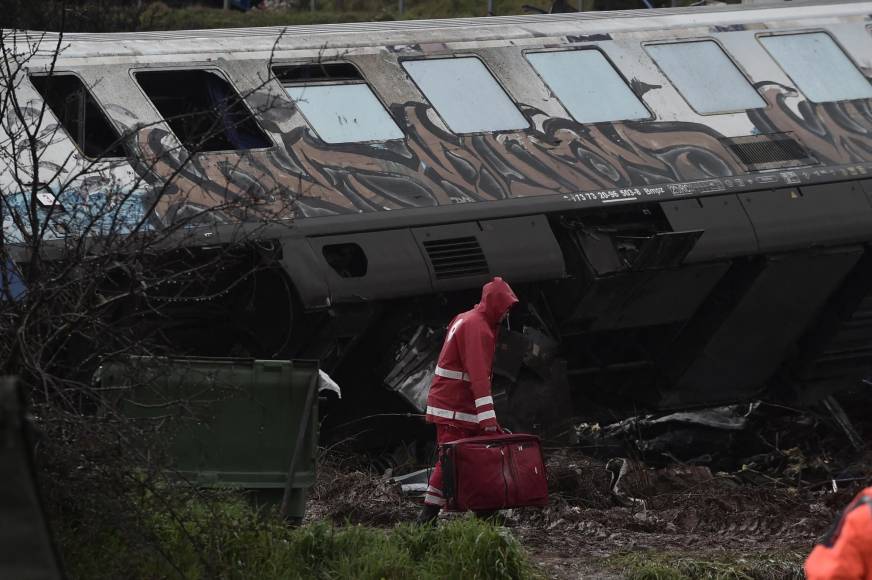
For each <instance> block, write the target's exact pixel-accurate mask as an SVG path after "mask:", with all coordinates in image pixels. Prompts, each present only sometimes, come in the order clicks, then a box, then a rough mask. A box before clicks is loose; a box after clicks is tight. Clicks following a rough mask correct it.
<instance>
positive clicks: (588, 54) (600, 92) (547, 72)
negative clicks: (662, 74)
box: [527, 50, 651, 123]
mask: <svg viewBox="0 0 872 580" xmlns="http://www.w3.org/2000/svg"><path fill="white" fill-rule="evenodd" d="M527 60H529V61H530V63H531V64H532V65H533V68H534V69H536V72H538V73H539V75H540V76H541V77H542V80H544V81H545V84H547V85H548V86H549V87H551V90H553V91H554V94H555V95H557V98H558V99H560V102H561V103H563V105H564V106H565V107H566V109H567V110H568V111H569V114H570V115H572V116H573V118H575V120H576V121H578V122H579V123H599V122H604V121H620V120H625V119H647V118H650V117H651V113H650V112H649V111H648V109H646V108H645V105H643V104H642V101H640V100H639V97H637V96H636V95H635V94H634V93H633V91H632V90H631V89H630V87H629V86H627V83H626V82H625V81H624V79H623V78H621V75H620V74H618V71H616V70H615V67H613V66H612V64H611V63H610V62H609V61H608V60H606V57H605V55H603V53H601V52H599V51H598V50H571V51H562V52H536V53H530V54H527Z"/></svg>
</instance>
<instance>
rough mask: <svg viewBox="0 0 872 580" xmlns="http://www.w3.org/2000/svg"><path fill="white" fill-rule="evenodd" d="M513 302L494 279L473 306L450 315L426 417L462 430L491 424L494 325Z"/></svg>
mask: <svg viewBox="0 0 872 580" xmlns="http://www.w3.org/2000/svg"><path fill="white" fill-rule="evenodd" d="M517 303H518V298H517V297H516V296H515V293H514V292H512V289H511V288H510V287H509V285H508V284H506V283H505V282H504V281H503V279H502V278H494V279H493V280H492V281H490V282H488V283H487V284H485V285H484V288H482V290H481V302H479V303H478V304H476V305H475V308H473V309H472V310H469V311H467V312H464V313H462V314H458V315H457V316H456V317H454V320H452V321H451V323H450V324H449V325H448V334H446V336H445V342H444V343H443V345H442V352H440V353H439V360H438V362H437V363H436V374H435V375H434V376H433V382H432V383H431V385H430V394H429V396H428V397H427V421H429V422H430V423H444V424H449V425H455V426H458V427H463V428H466V429H468V428H470V427H473V428H474V427H476V426H478V427H480V428H482V429H485V428H487V427H496V426H497V419H496V413H495V412H494V400H493V397H492V396H491V370H492V369H491V367H492V365H493V360H494V350H495V349H496V336H497V328H498V327H499V324H500V321H501V320H502V319H503V316H505V314H506V313H507V312H508V311H509V309H510V308H511V307H512V306H514V305H515V304H517Z"/></svg>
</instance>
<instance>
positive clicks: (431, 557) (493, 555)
mask: <svg viewBox="0 0 872 580" xmlns="http://www.w3.org/2000/svg"><path fill="white" fill-rule="evenodd" d="M273 512H274V509H272V508H263V509H256V508H254V507H252V506H251V504H250V503H249V502H248V501H247V500H245V499H244V498H242V497H240V496H237V495H233V494H223V495H221V496H219V497H212V498H201V499H198V500H189V501H187V503H186V504H185V505H183V506H182V507H180V508H179V509H178V510H177V511H176V513H174V514H172V517H171V516H170V515H169V514H168V513H167V512H165V511H158V510H156V511H154V512H153V513H152V515H151V516H149V517H148V521H147V522H145V524H144V525H143V526H142V527H143V528H144V529H147V530H148V531H149V534H150V535H151V537H150V538H145V539H147V540H150V541H143V542H135V541H131V539H130V537H129V535H128V534H124V533H122V531H121V530H118V531H117V533H112V532H111V531H104V532H103V533H101V534H98V535H95V534H86V535H82V534H80V533H79V532H80V531H79V530H73V529H69V528H65V527H64V526H60V534H59V535H60V543H61V546H62V549H63V552H64V554H65V556H66V565H67V568H68V571H69V574H70V577H72V578H87V579H89V580H90V579H94V580H98V579H101V578H117V577H126V578H174V577H183V578H190V579H205V578H222V579H228V580H231V579H242V578H258V579H262V580H270V579H273V578H275V579H278V578H282V579H296V578H299V579H304V578H305V579H309V578H311V579H324V580H328V579H330V580H332V579H339V578H356V579H361V580H368V579H371V580H381V579H385V580H390V579H401V578H402V579H405V578H421V579H424V580H429V579H432V580H436V579H458V580H459V579H461V578H462V579H464V580H466V579H470V580H489V579H494V580H497V579H506V580H508V579H526V578H533V577H534V576H535V574H534V571H533V567H532V566H531V564H530V563H529V561H528V560H527V557H526V555H525V553H524V552H523V550H522V549H521V547H520V545H519V544H518V543H517V541H516V540H515V539H514V538H513V537H512V536H511V535H509V534H507V533H504V532H501V531H500V529H499V528H496V527H494V526H492V525H491V524H489V523H487V522H483V521H479V520H476V519H472V518H462V519H457V520H454V521H450V522H447V523H444V524H443V525H440V526H438V527H435V528H434V527H430V526H424V527H417V526H413V525H409V524H404V525H400V526H398V527H396V528H393V529H390V530H379V529H375V528H368V527H363V526H355V525H344V526H332V525H330V524H327V523H323V522H319V523H313V524H309V525H306V526H303V527H300V528H289V527H287V526H285V525H284V524H282V523H280V522H279V521H278V519H277V518H276V517H275V514H274V513H273ZM83 537H87V538H88V540H87V541H79V540H78V539H79V538H83ZM95 538H96V541H95Z"/></svg>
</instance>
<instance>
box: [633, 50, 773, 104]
mask: <svg viewBox="0 0 872 580" xmlns="http://www.w3.org/2000/svg"><path fill="white" fill-rule="evenodd" d="M694 42H713V43H715V45H717V47H718V48H720V49H721V52H722V53H723V54H724V56H725V57H727V60H729V61H730V64H732V65H733V67H734V68H735V69H736V71H737V72H738V73H739V74H740V75H741V76H742V78H743V79H745V82H747V83H748V86H749V87H751V90H753V91H754V93H756V95H757V96H758V97H760V100H761V101H763V106H762V107H755V108H753V109H751V110H753V111H762V110H764V109H768V108H769V103H768V102H767V101H766V99H765V98H764V97H763V95H762V94H761V93H760V91H759V89H757V87H755V86H754V83H753V82H752V81H751V77H749V76H748V73H746V72H745V69H743V68H742V67H741V66H739V62H738V61H737V60H736V59H735V58H733V55H732V54H730V51H728V50H727V49H726V48H724V45H723V43H721V41H720V39H719V38H716V37H714V36H701V37H690V38H675V39H664V40H654V41H651V42H645V43H642V47H643V48H644V49H645V50H644V52H645V54H646V55H647V56H648V58H649V59H650V60H651V62H652V63H654V66H656V67H657V70H658V71H660V74H662V75H663V78H665V79H666V80H667V81H668V82H669V85H670V86H671V87H672V88H673V89H675V91H676V92H677V93H678V94H679V95H681V98H682V99H684V102H685V103H687V106H688V107H690V109H691V110H692V111H693V112H694V113H696V114H697V115H700V116H702V117H711V116H714V115H735V114H741V113H745V112H746V111H748V109H728V110H726V111H717V112H714V113H701V112H700V111H698V110H697V109H696V107H694V106H693V104H692V103H691V102H690V100H689V99H688V98H687V95H685V94H684V92H683V91H682V90H681V88H679V86H678V85H677V84H675V81H673V80H672V78H671V77H670V76H669V75H668V74H666V71H664V70H663V68H662V67H661V66H660V63H658V62H657V59H656V58H654V55H652V54H651V53H650V52H649V51H648V47H649V46H662V45H668V44H689V43H694Z"/></svg>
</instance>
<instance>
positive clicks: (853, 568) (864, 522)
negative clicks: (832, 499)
mask: <svg viewBox="0 0 872 580" xmlns="http://www.w3.org/2000/svg"><path fill="white" fill-rule="evenodd" d="M805 574H806V577H807V578H808V580H872V487H867V488H866V489H864V490H863V491H861V492H860V493H858V494H857V496H856V497H855V498H854V500H853V501H852V502H851V503H850V504H848V507H846V508H845V510H844V511H843V512H842V514H841V515H840V516H839V519H838V520H837V521H836V523H835V524H834V525H833V527H832V529H830V531H829V532H828V533H827V535H826V537H825V538H824V540H823V542H822V543H821V544H818V545H817V546H815V548H814V550H812V552H811V554H809V556H808V559H807V560H806V561H805Z"/></svg>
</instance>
